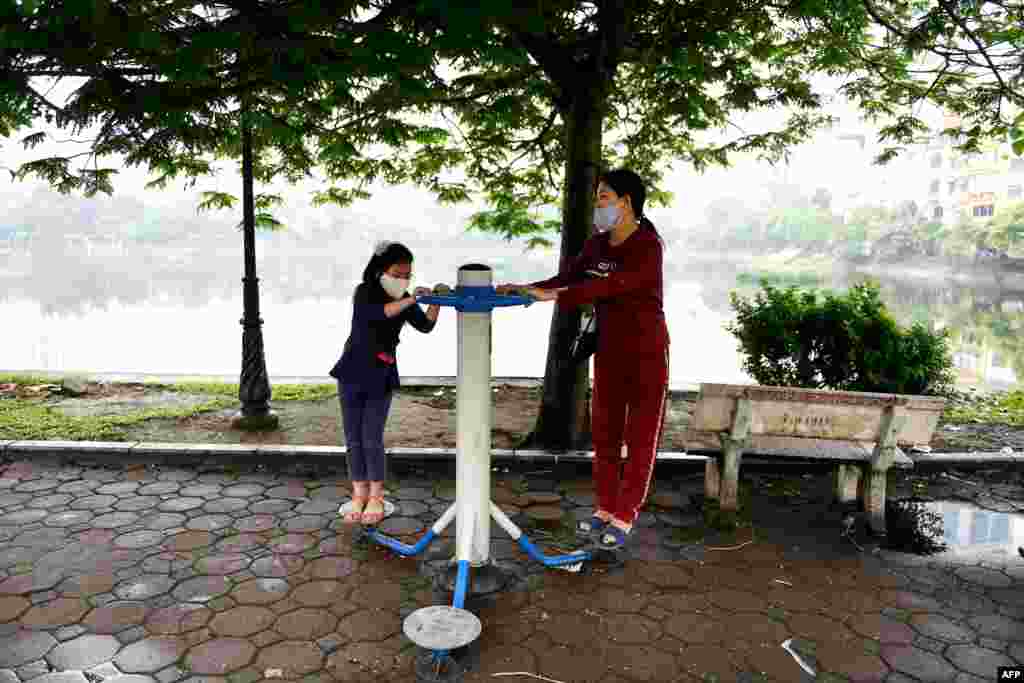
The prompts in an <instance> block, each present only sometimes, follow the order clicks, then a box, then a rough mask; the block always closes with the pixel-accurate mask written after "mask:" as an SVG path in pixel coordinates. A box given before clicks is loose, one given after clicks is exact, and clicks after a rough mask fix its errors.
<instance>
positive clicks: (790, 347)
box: [726, 284, 953, 394]
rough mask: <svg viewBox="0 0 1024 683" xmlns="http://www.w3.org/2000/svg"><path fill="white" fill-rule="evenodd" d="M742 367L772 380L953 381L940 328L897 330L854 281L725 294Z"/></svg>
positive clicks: (870, 292) (907, 387)
mask: <svg viewBox="0 0 1024 683" xmlns="http://www.w3.org/2000/svg"><path fill="white" fill-rule="evenodd" d="M730 298H731V300H732V307H733V310H735V311H736V320H735V322H733V323H730V324H729V325H727V326H726V329H728V330H729V332H730V333H732V335H733V336H735V337H736V338H737V339H738V340H739V342H740V348H741V350H742V351H743V354H744V356H745V358H744V361H743V369H744V370H745V371H746V372H747V373H748V374H749V375H750V376H751V377H753V378H754V379H755V380H756V381H757V382H758V383H760V384H765V385H772V386H788V387H804V388H812V389H837V390H842V391H876V392H883V393H893V394H945V393H947V392H948V391H949V390H950V389H952V385H953V362H952V358H951V355H950V351H949V342H948V339H947V335H946V333H945V332H944V331H943V332H938V333H935V332H932V331H930V330H929V329H928V328H926V327H925V326H924V325H922V324H920V323H918V324H915V325H913V326H912V327H910V328H909V329H907V328H901V327H900V326H899V325H898V324H897V323H896V321H895V319H894V318H893V317H892V315H891V314H890V313H889V312H888V311H887V310H886V308H885V304H884V303H883V302H882V300H881V299H880V298H879V291H878V287H877V286H875V285H871V284H861V285H856V286H854V287H852V288H851V289H850V290H849V291H848V292H846V293H845V294H834V293H830V292H826V293H824V295H823V296H822V295H821V294H819V293H818V292H816V291H813V290H798V289H797V288H796V287H789V288H786V289H778V288H775V287H772V286H770V285H764V286H762V291H760V292H758V293H757V294H755V295H754V297H753V299H746V298H743V297H740V296H738V295H737V294H736V293H735V292H734V293H733V294H731V295H730Z"/></svg>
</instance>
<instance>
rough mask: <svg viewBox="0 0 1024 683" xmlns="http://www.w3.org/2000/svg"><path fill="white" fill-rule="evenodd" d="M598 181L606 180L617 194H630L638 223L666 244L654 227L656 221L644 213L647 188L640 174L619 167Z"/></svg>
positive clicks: (601, 176)
mask: <svg viewBox="0 0 1024 683" xmlns="http://www.w3.org/2000/svg"><path fill="white" fill-rule="evenodd" d="M597 182H598V183H601V182H604V184H605V185H607V186H608V187H610V188H611V189H612V190H613V191H614V192H615V194H617V195H619V196H620V197H623V196H625V195H629V202H630V205H632V207H633V213H634V215H636V222H637V225H639V226H640V227H642V228H647V229H648V230H650V231H652V232H653V233H654V234H655V235H657V237H658V240H659V241H661V243H662V246H664V244H665V243H664V241H662V240H661V235H658V230H657V228H655V227H654V223H652V222H651V219H650V218H648V217H647V216H645V215H644V203H645V202H646V201H647V188H645V187H644V181H643V180H641V179H640V176H638V175H637V174H636V173H633V171H630V170H629V169H626V168H619V169H616V170H614V171H608V172H607V173H602V174H601V175H599V176H598V177H597Z"/></svg>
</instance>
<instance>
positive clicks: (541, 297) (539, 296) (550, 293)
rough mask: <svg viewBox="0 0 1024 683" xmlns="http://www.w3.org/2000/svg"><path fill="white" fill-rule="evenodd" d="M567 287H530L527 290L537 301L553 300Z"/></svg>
mask: <svg viewBox="0 0 1024 683" xmlns="http://www.w3.org/2000/svg"><path fill="white" fill-rule="evenodd" d="M567 289H569V288H568V287H559V288H557V289H540V288H538V287H530V288H529V289H528V290H527V292H529V294H530V296H532V297H533V298H534V299H536V300H537V301H554V300H555V299H557V298H558V293H559V292H564V291H565V290H567Z"/></svg>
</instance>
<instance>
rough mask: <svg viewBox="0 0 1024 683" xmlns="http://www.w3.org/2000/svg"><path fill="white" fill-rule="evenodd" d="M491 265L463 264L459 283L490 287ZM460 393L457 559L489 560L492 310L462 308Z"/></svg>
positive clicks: (457, 405)
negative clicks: (464, 309) (488, 266)
mask: <svg viewBox="0 0 1024 683" xmlns="http://www.w3.org/2000/svg"><path fill="white" fill-rule="evenodd" d="M491 277H492V275H491V269H490V268H486V267H484V266H477V265H473V266H468V267H463V268H460V269H459V280H458V284H459V285H460V286H465V287H490V286H491ZM458 321H459V322H458V327H459V368H458V372H459V374H458V391H457V393H456V402H455V412H456V417H455V420H456V449H455V453H456V469H455V472H456V482H455V499H456V501H457V502H458V513H457V515H456V548H457V552H458V556H457V559H459V560H469V562H470V564H471V565H473V566H481V565H483V564H486V563H487V561H488V559H489V557H490V551H491V353H490V351H491V313H490V312H489V311H488V312H486V313H469V312H462V311H460V312H459V314H458Z"/></svg>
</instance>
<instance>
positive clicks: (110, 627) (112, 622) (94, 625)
mask: <svg viewBox="0 0 1024 683" xmlns="http://www.w3.org/2000/svg"><path fill="white" fill-rule="evenodd" d="M147 611H148V610H147V609H146V606H145V605H144V604H143V603H141V602H112V603H110V604H109V605H104V606H103V607H97V608H96V609H94V610H93V611H91V612H89V615H88V616H87V617H86V618H85V621H84V622H82V625H83V626H86V627H87V628H88V629H89V630H90V631H92V632H94V633H118V632H120V631H123V630H124V629H126V628H130V627H132V626H138V625H139V624H141V623H142V622H143V621H144V620H145V619H146V612H147Z"/></svg>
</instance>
